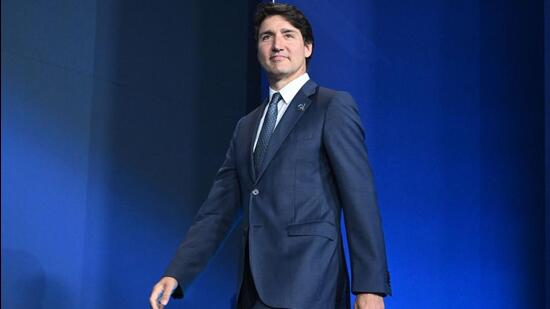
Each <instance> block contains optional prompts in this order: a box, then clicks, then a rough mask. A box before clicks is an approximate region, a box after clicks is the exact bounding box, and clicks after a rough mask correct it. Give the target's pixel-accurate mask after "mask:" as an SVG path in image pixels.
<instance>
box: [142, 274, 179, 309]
mask: <svg viewBox="0 0 550 309" xmlns="http://www.w3.org/2000/svg"><path fill="white" fill-rule="evenodd" d="M177 287H178V281H177V280H176V279H174V278H172V277H163V278H162V279H160V281H159V282H158V283H157V284H155V286H154V287H153V291H152V292H151V297H150V298H149V302H150V304H151V308H152V309H162V308H164V306H166V305H168V301H169V300H170V295H172V292H174V290H175V289H176V288H177Z"/></svg>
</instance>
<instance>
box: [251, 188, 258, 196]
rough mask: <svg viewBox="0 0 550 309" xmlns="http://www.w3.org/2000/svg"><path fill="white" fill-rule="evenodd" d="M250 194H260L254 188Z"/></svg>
mask: <svg viewBox="0 0 550 309" xmlns="http://www.w3.org/2000/svg"><path fill="white" fill-rule="evenodd" d="M252 194H253V195H258V194H260V190H258V189H254V190H252Z"/></svg>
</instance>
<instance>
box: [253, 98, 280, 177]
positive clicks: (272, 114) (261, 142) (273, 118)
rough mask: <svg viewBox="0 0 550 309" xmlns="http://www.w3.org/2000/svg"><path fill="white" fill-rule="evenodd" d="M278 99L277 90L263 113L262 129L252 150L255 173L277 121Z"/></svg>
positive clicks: (257, 170)
mask: <svg viewBox="0 0 550 309" xmlns="http://www.w3.org/2000/svg"><path fill="white" fill-rule="evenodd" d="M280 100H281V94H280V93H278V92H276V93H274V94H273V96H272V97H271V101H270V102H269V107H268V108H267V114H266V115H265V119H264V124H263V126H262V131H261V132H260V136H259V137H258V142H257V143H256V149H255V150H254V168H255V170H256V173H258V172H259V169H260V166H261V164H262V159H263V157H264V153H265V150H266V149H267V146H268V145H269V139H270V138H271V134H273V130H274V129H275V124H276V123H277V103H279V101H280Z"/></svg>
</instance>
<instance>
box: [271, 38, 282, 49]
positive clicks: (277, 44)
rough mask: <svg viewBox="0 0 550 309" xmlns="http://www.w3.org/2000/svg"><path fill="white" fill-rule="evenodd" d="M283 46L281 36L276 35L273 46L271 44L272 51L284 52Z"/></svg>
mask: <svg viewBox="0 0 550 309" xmlns="http://www.w3.org/2000/svg"><path fill="white" fill-rule="evenodd" d="M281 44H282V40H281V38H280V37H279V36H277V35H275V36H274V37H273V41H272V44H271V51H273V52H278V51H281V50H283V48H282V45H281Z"/></svg>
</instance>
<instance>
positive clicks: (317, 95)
mask: <svg viewBox="0 0 550 309" xmlns="http://www.w3.org/2000/svg"><path fill="white" fill-rule="evenodd" d="M266 103H267V100H266V102H264V104H262V105H260V106H259V107H258V108H256V109H255V110H254V111H252V112H251V113H249V114H248V115H246V116H244V117H243V118H241V119H240V120H239V122H238V123H237V125H236V128H235V130H234V133H233V137H232V139H231V142H230V145H229V149H228V150H227V154H226V158H225V161H224V163H223V165H222V166H221V168H220V169H219V171H218V172H217V174H216V177H215V181H214V183H213V185H212V188H211V190H210V193H209V195H208V197H207V199H206V201H205V202H204V204H203V205H202V206H201V208H200V209H199V211H198V213H197V215H196V217H195V219H194V223H193V224H192V226H191V228H190V229H189V231H188V233H187V235H186V237H185V239H184V240H183V241H182V243H181V245H180V247H179V249H178V252H177V254H176V256H175V257H174V259H173V260H172V262H171V264H170V265H169V267H168V269H167V270H166V272H165V274H164V275H165V276H171V277H174V278H176V279H177V280H178V283H179V287H178V289H177V290H176V291H174V294H173V296H174V297H175V298H179V297H182V296H183V295H182V292H183V291H182V289H185V287H187V286H188V285H189V284H190V282H191V281H192V280H193V278H194V277H195V276H196V275H197V274H198V273H199V272H200V271H201V270H202V269H203V268H204V266H205V265H206V263H207V262H208V260H209V258H210V257H211V255H212V254H213V253H214V252H215V250H216V249H217V248H218V246H219V245H220V243H221V241H222V240H223V239H224V237H225V236H226V233H227V231H228V229H229V227H230V226H231V225H232V223H233V221H234V220H235V219H234V218H235V214H236V213H237V212H238V210H239V209H241V208H242V211H243V212H242V214H243V216H242V220H243V224H242V227H243V242H242V244H243V250H242V252H244V244H245V243H246V237H248V242H249V255H250V256H249V258H250V269H251V272H252V277H253V279H254V282H255V285H256V289H257V291H258V295H259V296H260V298H261V299H262V301H263V302H264V303H266V304H267V305H269V306H272V307H281V308H331V307H333V308H334V307H335V308H341V305H339V304H343V303H345V304H346V305H345V306H348V308H349V279H348V274H347V270H346V260H345V256H344V251H343V245H342V235H341V229H340V215H341V213H343V214H344V219H345V227H346V234H347V239H348V244H349V255H350V261H351V273H352V280H351V290H352V292H353V293H359V292H372V293H381V294H384V295H391V287H390V278H389V272H388V270H387V261H386V252H385V244H384V236H383V232H382V226H381V219H380V213H379V209H378V206H377V202H376V192H375V188H374V185H373V177H372V173H371V168H370V165H369V162H368V158H367V150H366V148H365V144H364V131H363V126H362V125H361V120H360V118H359V114H358V111H357V106H356V104H355V102H354V100H353V98H352V97H351V96H350V95H349V94H348V93H346V92H337V91H334V90H330V89H327V88H323V87H318V86H317V84H316V83H315V82H313V81H311V80H310V81H308V82H307V83H306V84H305V85H304V86H303V87H302V88H301V89H300V91H299V92H298V93H297V94H296V96H295V97H294V99H293V100H292V102H291V104H290V105H289V107H288V109H287V110H286V112H285V114H284V115H283V117H282V118H281V120H280V122H279V124H278V125H277V127H276V128H275V131H274V132H273V135H272V136H271V139H270V142H269V146H268V148H267V150H266V152H265V154H264V159H263V162H262V163H261V165H260V168H259V171H258V172H255V170H254V164H253V150H252V149H253V144H254V140H255V137H256V132H257V129H258V126H259V122H260V119H261V117H262V112H263V111H264V108H265V104H266ZM243 261H244V255H243V258H242V259H241V263H240V264H241V267H240V269H241V270H242V269H243V263H242V262H243ZM239 274H241V276H240V278H239V280H238V282H239V285H238V289H240V287H241V282H242V271H240V272H239ZM237 295H238V294H237ZM343 299H347V302H341V301H342V300H343ZM327 302H329V303H327Z"/></svg>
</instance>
